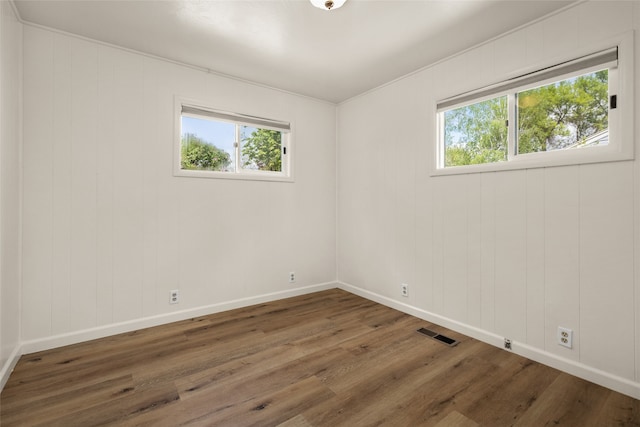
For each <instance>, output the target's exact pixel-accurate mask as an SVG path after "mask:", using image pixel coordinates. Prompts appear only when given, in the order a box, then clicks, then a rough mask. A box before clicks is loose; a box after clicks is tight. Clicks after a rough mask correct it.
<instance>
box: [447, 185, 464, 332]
mask: <svg viewBox="0 0 640 427" xmlns="http://www.w3.org/2000/svg"><path fill="white" fill-rule="evenodd" d="M447 178H448V179H443V180H442V181H441V182H440V189H441V191H442V193H441V197H442V218H443V221H442V229H443V239H442V252H443V273H442V287H443V290H442V294H443V304H444V306H443V310H442V311H443V313H445V315H447V316H449V317H452V318H454V319H461V320H462V321H465V322H466V320H467V304H466V302H467V199H466V197H465V196H466V193H467V191H466V188H467V176H465V175H458V176H453V177H447Z"/></svg>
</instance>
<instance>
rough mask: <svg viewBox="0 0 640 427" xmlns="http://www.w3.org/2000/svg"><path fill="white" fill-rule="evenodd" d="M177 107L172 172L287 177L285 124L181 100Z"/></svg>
mask: <svg viewBox="0 0 640 427" xmlns="http://www.w3.org/2000/svg"><path fill="white" fill-rule="evenodd" d="M177 107H178V110H179V122H178V126H177V128H178V129H179V131H178V132H177V133H178V144H177V145H178V150H177V161H176V167H175V168H176V170H175V173H176V175H179V176H198V177H210V178H236V179H257V180H276V181H280V180H290V178H291V175H290V160H289V159H290V157H291V154H290V151H291V150H290V148H289V145H290V141H289V139H290V134H291V126H290V124H289V123H287V122H282V121H276V120H270V119H264V118H260V117H253V116H247V115H241V114H236V113H228V112H221V111H217V110H213V109H208V108H204V107H200V106H195V105H192V104H189V103H185V102H177Z"/></svg>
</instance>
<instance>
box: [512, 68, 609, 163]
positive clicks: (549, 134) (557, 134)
mask: <svg viewBox="0 0 640 427" xmlns="http://www.w3.org/2000/svg"><path fill="white" fill-rule="evenodd" d="M608 88H609V83H608V70H603V71H598V72H595V73H590V74H585V75H582V76H579V77H574V78H571V79H567V80H562V81H559V82H556V83H552V84H550V85H546V86H542V87H539V88H535V89H531V90H527V91H523V92H519V93H518V94H517V97H518V139H517V146H518V154H525V153H535V152H539V151H551V150H564V149H572V148H582V147H588V146H595V145H606V144H608V143H609V129H608V126H609V95H608Z"/></svg>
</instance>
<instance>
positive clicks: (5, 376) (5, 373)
mask: <svg viewBox="0 0 640 427" xmlns="http://www.w3.org/2000/svg"><path fill="white" fill-rule="evenodd" d="M20 356H22V346H21V345H20V344H16V346H15V348H14V349H13V351H12V352H11V354H10V355H9V358H8V359H7V360H6V361H5V362H4V365H3V366H2V369H1V370H0V391H2V389H3V388H4V385H5V384H6V383H7V381H8V380H9V376H10V375H11V372H13V368H15V367H16V364H17V363H18V360H20Z"/></svg>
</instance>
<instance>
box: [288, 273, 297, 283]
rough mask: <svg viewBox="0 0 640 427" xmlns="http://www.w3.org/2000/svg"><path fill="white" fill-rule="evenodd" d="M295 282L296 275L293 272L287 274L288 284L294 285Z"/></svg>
mask: <svg viewBox="0 0 640 427" xmlns="http://www.w3.org/2000/svg"><path fill="white" fill-rule="evenodd" d="M295 281H296V273H295V271H291V272H289V283H295Z"/></svg>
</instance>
